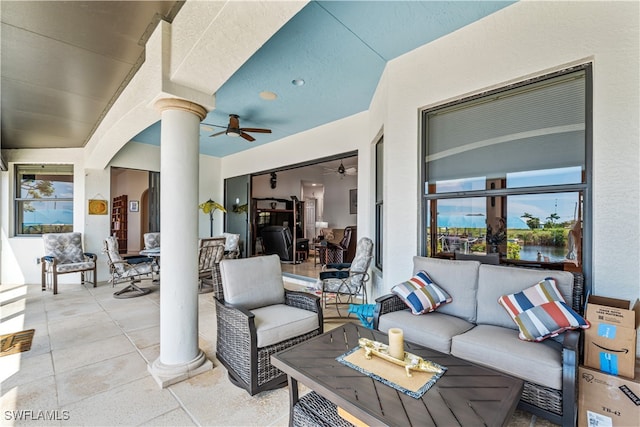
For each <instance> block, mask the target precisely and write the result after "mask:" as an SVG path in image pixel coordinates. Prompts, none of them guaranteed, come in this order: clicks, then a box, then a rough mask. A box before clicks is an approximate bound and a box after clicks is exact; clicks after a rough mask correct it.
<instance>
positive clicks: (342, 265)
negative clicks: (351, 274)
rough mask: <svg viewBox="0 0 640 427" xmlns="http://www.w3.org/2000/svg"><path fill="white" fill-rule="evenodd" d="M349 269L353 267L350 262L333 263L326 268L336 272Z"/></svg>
mask: <svg viewBox="0 0 640 427" xmlns="http://www.w3.org/2000/svg"><path fill="white" fill-rule="evenodd" d="M349 267H351V263H350V262H342V263H331V264H327V265H326V268H333V269H334V270H344V269H345V268H346V269H348V268H349Z"/></svg>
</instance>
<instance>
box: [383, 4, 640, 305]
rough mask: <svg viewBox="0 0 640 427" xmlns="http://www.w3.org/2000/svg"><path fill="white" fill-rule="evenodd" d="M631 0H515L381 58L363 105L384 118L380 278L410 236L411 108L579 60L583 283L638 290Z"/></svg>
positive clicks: (413, 237) (414, 179) (414, 137)
mask: <svg viewBox="0 0 640 427" xmlns="http://www.w3.org/2000/svg"><path fill="white" fill-rule="evenodd" d="M639 6H640V5H639V3H637V2H626V3H613V4H612V3H610V2H522V3H519V4H516V5H513V6H511V7H508V8H505V9H503V10H501V11H499V12H498V13H496V14H493V15H490V16H488V17H487V18H485V19H483V20H481V21H478V22H476V23H474V24H472V25H469V26H468V27H465V28H463V29H461V30H460V31H457V32H455V33H453V34H450V35H448V36H446V37H443V38H442V39H440V40H437V41H436V42H434V43H431V44H429V45H426V46H423V47H421V48H419V49H416V50H415V51H413V52H411V53H409V54H407V55H404V56H403V57H400V58H398V59H397V60H395V61H392V62H391V63H389V64H388V67H387V70H386V79H387V81H386V83H387V87H386V90H387V91H388V96H387V97H386V99H384V98H376V100H375V102H376V103H379V105H373V106H372V111H378V112H381V113H378V114H376V115H375V116H376V117H378V116H384V118H383V120H384V127H385V162H386V168H385V169H386V175H385V179H386V190H387V191H386V193H385V220H386V223H387V224H388V225H389V228H390V229H392V231H391V232H387V233H386V234H385V241H386V245H385V283H386V284H387V285H388V286H392V285H393V284H394V283H395V282H397V281H398V280H402V279H403V278H405V277H406V275H407V274H408V272H410V271H411V269H410V266H411V260H410V257H408V256H407V255H408V252H410V251H414V250H415V246H416V242H417V230H418V224H417V221H418V218H417V216H416V214H415V212H416V211H417V210H418V207H419V205H418V203H419V199H418V197H416V194H418V192H419V189H418V168H417V167H416V165H417V163H418V161H419V160H418V159H417V156H416V153H417V150H418V146H419V132H418V131H417V130H418V129H419V114H418V111H419V109H420V108H421V107H426V106H433V105H438V104H441V103H444V102H446V101H449V100H453V99H459V98H461V97H464V96H466V95H470V94H473V93H479V92H482V91H485V90H487V89H490V88H493V87H498V86H504V85H506V84H508V83H510V82H514V81H520V80H523V79H525V78H527V77H531V76H536V75H541V74H545V73H547V72H549V71H552V70H559V69H562V68H564V67H566V66H568V65H572V64H578V63H584V62H587V61H589V62H593V69H594V78H593V124H594V134H593V146H594V150H593V151H594V153H593V177H594V178H593V183H594V184H593V223H594V232H593V266H594V268H593V277H592V282H593V291H594V293H597V294H601V295H607V296H611V297H617V298H623V299H631V300H635V299H636V298H638V297H639V296H640V285H639V279H638V277H640V270H639V268H640V267H639V266H640V263H639V262H638V261H639V260H640V233H639V231H640V226H639V221H638V212H639V210H640V205H639V199H640V198H639V197H638V195H640V173H639V172H638V168H637V164H638V160H639V158H640V154H639V153H640V151H639V145H638V140H639V131H638V117H639V116H640V114H639V89H638V88H639V87H640V82H639V76H640V73H639V64H640V60H639V56H638V53H639V42H638V40H639V39H638V34H639V26H638V16H639V14H638V12H639ZM594 17H597V19H594ZM630 195H632V196H631V197H630ZM398 206H402V209H397V208H392V207H398ZM622 242H624V243H622Z"/></svg>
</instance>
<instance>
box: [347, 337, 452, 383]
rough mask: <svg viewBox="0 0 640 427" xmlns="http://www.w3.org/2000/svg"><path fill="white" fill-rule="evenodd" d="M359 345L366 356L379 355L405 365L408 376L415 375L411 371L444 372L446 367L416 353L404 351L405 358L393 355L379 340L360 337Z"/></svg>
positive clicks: (369, 357)
mask: <svg viewBox="0 0 640 427" xmlns="http://www.w3.org/2000/svg"><path fill="white" fill-rule="evenodd" d="M358 345H359V346H360V347H361V348H362V349H364V357H365V358H367V359H371V357H373V356H377V357H379V358H381V359H384V360H386V361H388V362H391V363H394V364H396V365H399V366H403V367H404V369H405V371H406V373H407V376H408V377H411V376H413V375H412V374H411V371H421V372H433V373H436V374H442V373H443V372H444V368H443V367H442V366H440V365H437V364H436V363H433V362H431V361H429V360H424V359H423V358H422V357H420V356H416V355H415V354H411V353H407V352H404V358H403V359H398V358H395V357H392V356H391V355H390V354H389V346H388V345H386V344H383V343H381V342H378V341H372V340H370V339H367V338H360V339H359V340H358Z"/></svg>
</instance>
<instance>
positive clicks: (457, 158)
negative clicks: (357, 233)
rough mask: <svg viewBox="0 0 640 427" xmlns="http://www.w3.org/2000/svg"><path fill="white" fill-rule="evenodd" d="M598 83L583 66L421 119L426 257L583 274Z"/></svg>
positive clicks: (444, 107) (464, 101) (457, 103)
mask: <svg viewBox="0 0 640 427" xmlns="http://www.w3.org/2000/svg"><path fill="white" fill-rule="evenodd" d="M591 78H592V74H591V65H590V64H585V65H581V66H577V67H574V68H572V69H567V70H563V71H561V72H557V73H553V74H549V75H545V76H540V77H538V78H534V79H530V80H527V81H523V82H520V83H517V84H513V85H510V86H508V87H505V88H501V89H496V90H491V91H487V92H485V93H482V94H479V95H476V96H472V97H468V98H465V99H461V100H459V101H455V102H451V103H448V104H446V105H442V106H437V107H434V108H430V109H427V110H425V111H423V112H422V138H423V143H422V147H421V149H422V154H423V156H424V157H423V159H424V162H423V163H422V170H421V177H422V180H423V185H424V187H423V189H424V192H423V203H422V219H423V225H424V229H423V230H422V232H421V239H422V243H423V248H424V251H423V254H424V255H427V256H438V257H447V258H451V257H455V256H456V253H457V252H464V253H474V254H483V253H484V254H489V253H496V252H498V253H499V254H500V259H501V263H517V262H519V263H525V264H528V265H530V264H531V263H540V264H541V266H542V267H543V268H561V269H565V270H567V269H572V268H573V269H578V270H582V269H583V267H584V265H583V260H584V262H588V255H587V254H586V252H588V249H589V248H588V246H589V245H590V242H591V233H590V215H591V209H590V205H591V196H590V186H591V183H590V179H591V178H590V176H591V174H590V167H591V166H590V163H591V161H590V156H591V155H590V153H591V128H592V123H591V102H592V101H591ZM572 271H573V270H572Z"/></svg>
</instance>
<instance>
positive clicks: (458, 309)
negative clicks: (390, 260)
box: [407, 256, 480, 323]
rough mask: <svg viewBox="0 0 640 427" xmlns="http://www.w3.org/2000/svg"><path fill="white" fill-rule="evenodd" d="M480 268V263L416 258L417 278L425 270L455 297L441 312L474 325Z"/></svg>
mask: <svg viewBox="0 0 640 427" xmlns="http://www.w3.org/2000/svg"><path fill="white" fill-rule="evenodd" d="M479 268H480V263H479V262H477V261H452V260H447V259H439V258H427V257H420V256H414V257H413V274H416V273H417V272H418V271H421V270H424V271H426V272H427V274H428V275H429V277H430V278H431V280H433V281H434V282H435V283H436V284H437V285H438V286H439V287H441V288H442V289H444V290H445V291H447V292H448V293H449V295H451V302H450V303H449V304H443V305H441V306H440V307H439V308H438V312H439V313H445V314H450V315H452V316H456V317H460V318H462V319H465V320H467V321H469V322H472V323H475V321H476V294H477V290H478V269H479ZM407 279H409V278H408V277H407Z"/></svg>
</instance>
